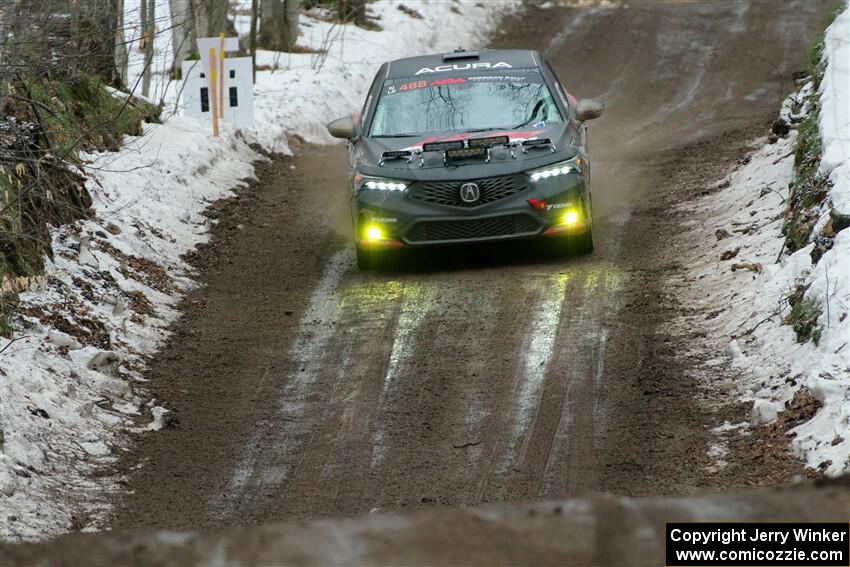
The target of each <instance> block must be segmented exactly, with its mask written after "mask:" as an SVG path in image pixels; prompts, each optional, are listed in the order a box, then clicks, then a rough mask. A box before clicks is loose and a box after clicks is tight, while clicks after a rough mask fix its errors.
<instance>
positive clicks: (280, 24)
mask: <svg viewBox="0 0 850 567" xmlns="http://www.w3.org/2000/svg"><path fill="white" fill-rule="evenodd" d="M300 9H301V1H300V0H263V3H262V14H261V17H260V37H259V42H258V43H259V46H260V47H263V48H265V49H270V50H272V51H291V50H292V47H293V46H294V45H295V41H296V40H297V39H298V12H299V10H300Z"/></svg>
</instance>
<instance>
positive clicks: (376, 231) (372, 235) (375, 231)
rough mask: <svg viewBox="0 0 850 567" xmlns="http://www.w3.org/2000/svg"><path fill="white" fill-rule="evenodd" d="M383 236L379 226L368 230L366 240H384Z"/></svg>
mask: <svg viewBox="0 0 850 567" xmlns="http://www.w3.org/2000/svg"><path fill="white" fill-rule="evenodd" d="M383 236H384V235H383V234H382V233H381V229H380V228H378V227H377V226H370V227H369V228H367V229H366V239H367V240H380V239H381V238H383Z"/></svg>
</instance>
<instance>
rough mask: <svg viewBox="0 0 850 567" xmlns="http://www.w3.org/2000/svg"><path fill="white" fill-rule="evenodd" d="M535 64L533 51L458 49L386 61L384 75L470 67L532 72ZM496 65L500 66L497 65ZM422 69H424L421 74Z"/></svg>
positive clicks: (392, 75) (537, 57)
mask: <svg viewBox="0 0 850 567" xmlns="http://www.w3.org/2000/svg"><path fill="white" fill-rule="evenodd" d="M539 61H540V56H539V54H538V53H537V52H536V51H530V50H527V49H482V50H481V51H464V50H458V51H452V52H448V53H436V54H433V55H420V56H418V57H407V58H404V59H396V60H395V61H390V62H389V63H388V65H389V69H388V72H387V79H400V78H404V77H413V76H416V75H417V73H418V74H423V73H428V71H427V70H431V71H433V70H434V69H436V68H437V67H440V69H439V70H440V71H448V70H451V69H458V70H462V69H473V68H484V69H486V68H495V69H500V68H505V69H509V68H513V69H534V68H537V67H538V66H539V65H538V62H539ZM475 63H478V64H480V66H476V65H474V64H475ZM499 63H501V64H502V65H498V64H499ZM467 65H468V66H467ZM497 65H498V66H497ZM494 66H495V67H494ZM423 69H427V70H426V71H423Z"/></svg>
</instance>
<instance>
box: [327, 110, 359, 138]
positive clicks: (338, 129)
mask: <svg viewBox="0 0 850 567" xmlns="http://www.w3.org/2000/svg"><path fill="white" fill-rule="evenodd" d="M328 132H330V135H331V136H333V137H334V138H343V139H345V140H352V139H354V138H355V137H356V136H357V127H356V126H355V125H354V120H352V119H351V117H350V116H346V117H345V118H337V119H336V120H334V121H333V122H331V123H330V124H328Z"/></svg>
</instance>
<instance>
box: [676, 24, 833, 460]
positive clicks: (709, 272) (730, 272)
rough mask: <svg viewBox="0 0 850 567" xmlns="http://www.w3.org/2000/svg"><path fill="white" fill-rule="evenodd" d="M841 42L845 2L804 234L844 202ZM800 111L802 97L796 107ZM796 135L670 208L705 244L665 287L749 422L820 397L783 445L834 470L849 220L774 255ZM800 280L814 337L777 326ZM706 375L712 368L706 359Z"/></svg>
mask: <svg viewBox="0 0 850 567" xmlns="http://www.w3.org/2000/svg"><path fill="white" fill-rule="evenodd" d="M848 40H850V12H848V11H847V10H845V11H844V12H843V13H842V14H841V15H840V16H839V17H838V18H837V19H836V20H835V23H833V24H832V25H831V26H830V27H829V28H828V29H827V32H826V37H825V50H824V59H825V62H826V64H827V65H826V71H825V75H824V80H823V82H822V84H821V91H820V104H821V108H820V115H819V124H820V130H821V135H822V139H823V147H824V152H823V157H822V161H821V164H820V170H821V172H822V173H823V174H824V175H828V176H829V179H830V181H831V183H832V187H831V190H830V193H829V199H828V202H827V203H826V204H825V205H824V206H823V207H822V209H821V217H820V220H819V221H818V223H817V225H816V227H815V231H814V233H815V234H819V233H820V231H821V229H822V228H823V227H824V226H825V225H826V223H827V222H828V220H829V217H830V215H829V209H830V204H831V205H832V206H833V207H835V208H836V209H837V210H839V211H840V212H843V213H845V214H846V213H847V212H850V209H848V204H850V197H848V190H850V185H848V177H847V176H848V172H849V171H850V157H848V147H850V144H849V143H848V141H850V138H849V137H850V124H848V116H850V67H848V56H850V47H848ZM809 93H811V84H809V85H806V86H804V87H803V88H802V89H801V91H800V92H799V93H797V94H795V95H792V96H791V97H789V99H788V101H786V104H784V105H783V113H784V114H785V115H788V114H789V113H790V111H791V110H790V109H792V108H794V107H798V106H800V105H801V103H802V102H803V101H804V100H805V99H806V98H807V97H808V95H809ZM807 111H808V109H807V106H806V105H803V108H802V110H800V113H805V112H807ZM795 140H796V132H795V131H792V132H791V134H790V135H789V136H788V138H785V139H779V140H778V141H777V142H776V143H774V144H764V141H763V140H761V141H758V142H757V144H756V145H757V147H758V149H756V150H755V151H754V153H753V154H752V155H751V156H750V157H749V162H748V163H746V164H745V165H744V166H743V167H741V168H740V169H738V170H737V171H735V172H734V173H732V174H731V175H730V176H729V177H728V178H727V179H726V180H725V181H724V182H723V185H726V184H727V182H728V185H729V186H728V188H726V189H724V190H723V191H721V192H719V193H716V194H714V195H709V196H707V197H704V198H702V199H701V200H699V201H697V202H696V203H695V204H693V203H692V204H688V205H685V206H683V207H681V210H682V211H683V212H686V213H688V215H689V216H691V217H695V218H697V219H700V220H699V221H697V222H693V221H691V223H690V225H689V227H688V229H689V230H694V231H695V234H694V237H695V238H696V239H702V240H703V241H704V242H707V243H713V244H710V245H708V246H700V247H698V251H697V252H696V253H695V257H694V258H692V259H691V261H692V264H691V266H690V267H689V270H688V273H687V276H686V277H685V282H696V283H694V285H687V284H686V285H683V282H681V281H678V280H677V281H672V282H671V285H672V286H674V287H676V288H679V289H680V290H681V291H680V292H679V293H680V295H681V296H682V297H683V298H684V299H685V301H686V302H687V303H688V304H690V305H692V306H694V307H696V311H695V315H690V316H687V317H685V318H684V320H683V321H682V322H681V323H682V324H683V325H688V326H690V327H693V326H695V325H698V326H700V327H703V328H707V330H708V331H709V336H714V337H720V339H719V340H721V341H722V340H725V341H726V343H727V344H726V345H725V348H726V353H727V360H728V364H729V368H730V369H732V370H733V371H734V376H735V377H736V378H735V382H734V386H735V391H736V392H737V395H738V397H739V399H741V400H744V401H748V402H752V403H753V412H752V425H753V426H757V425H759V424H763V423H769V422H772V421H774V420H775V419H776V417H777V415H778V414H780V413H781V412H782V411H783V410H784V409H785V408H786V407H787V404H788V403H789V402H790V401H791V400H792V399H793V398H794V396H795V395H796V394H797V392H798V391H799V390H800V389H801V388H803V387H805V388H806V389H807V390H808V391H809V392H810V393H811V394H812V396H813V397H814V398H815V399H817V400H818V401H819V402H820V403H821V404H822V407H821V408H820V409H819V410H818V411H817V413H816V414H815V415H814V417H812V418H811V419H809V420H808V421H805V422H804V423H802V424H801V425H798V426H797V427H795V428H793V429H792V430H791V431H790V432H789V433H790V436H791V439H790V443H791V447H792V449H793V450H794V451H795V453H796V454H797V455H799V456H800V457H801V458H802V459H803V460H804V461H805V462H806V464H807V465H808V466H810V467H813V468H817V469H818V470H820V471H823V472H824V473H826V474H828V475H840V474H842V473H845V472H848V471H850V416H848V412H849V411H850V313H848V312H850V264H848V262H850V229H844V230H842V231H841V232H839V233H838V234H837V235H836V237H835V239H834V241H833V245H832V248H831V249H830V250H828V251H826V252H825V253H824V254H823V256H822V257H821V258H820V260H819V261H818V262H817V264H813V263H812V258H811V252H812V249H813V245H811V244H810V245H809V246H807V247H804V248H802V249H801V250H798V251H796V252H794V253H793V254H790V255H783V254H781V251H782V249H783V241H784V237H783V236H782V234H781V229H782V224H783V220H784V214H783V213H784V210H785V203H786V199H787V198H788V197H789V189H788V184H789V182H790V181H791V179H792V176H793V166H794V157H793V154H794V149H795ZM695 241H698V240H695ZM707 248H708V250H706V249H707ZM724 256H725V257H727V259H726V260H724V259H722V258H723V257H724ZM799 286H803V287H806V286H807V287H808V289H807V291H806V293H805V297H806V298H807V299H814V300H816V301H817V303H818V304H819V306H820V308H821V310H822V313H821V314H820V316H819V317H818V318H817V322H816V327H818V328H820V330H821V332H820V335H819V340H818V341H817V344H815V343H814V342H813V341H809V342H805V343H802V344H801V343H799V342H798V341H797V337H796V335H795V333H794V331H793V330H792V328H791V326H790V325H788V324H784V323H787V321H786V318H787V316H788V315H789V313H790V310H791V307H790V305H789V298H790V296H791V294H792V293H793V292H794V291H795V290H796V289H798V287H799ZM710 362H711V361H710ZM705 374H707V375H709V376H717V373H716V372H714V371H713V370H712V369H711V368H710V365H709V364H708V363H707V364H706V371H705ZM717 379H718V380H726V379H727V378H726V377H717Z"/></svg>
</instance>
